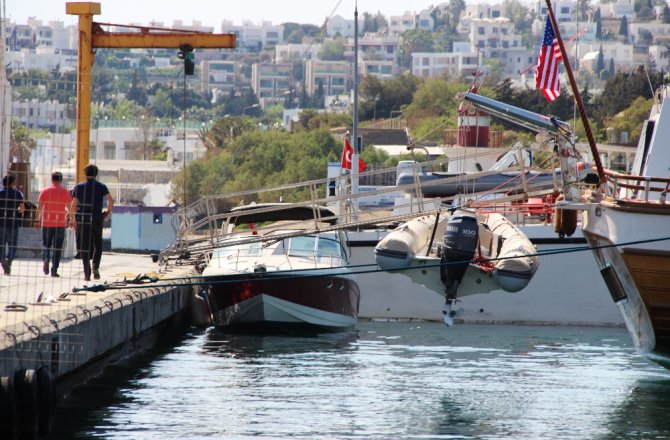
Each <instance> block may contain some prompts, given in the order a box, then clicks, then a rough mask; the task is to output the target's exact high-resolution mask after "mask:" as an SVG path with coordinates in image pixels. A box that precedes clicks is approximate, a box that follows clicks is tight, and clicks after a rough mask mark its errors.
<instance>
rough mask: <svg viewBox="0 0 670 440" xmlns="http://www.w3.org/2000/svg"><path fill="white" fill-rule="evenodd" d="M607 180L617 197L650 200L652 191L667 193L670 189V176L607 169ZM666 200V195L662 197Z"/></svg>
mask: <svg viewBox="0 0 670 440" xmlns="http://www.w3.org/2000/svg"><path fill="white" fill-rule="evenodd" d="M605 176H607V182H608V184H610V185H611V186H612V194H613V195H614V197H615V198H630V199H638V200H643V201H645V202H649V201H650V196H651V193H661V195H663V194H667V193H668V191H669V190H670V178H665V177H649V176H634V175H630V174H623V173H617V172H615V171H611V170H605ZM661 199H662V200H665V197H662V198H661Z"/></svg>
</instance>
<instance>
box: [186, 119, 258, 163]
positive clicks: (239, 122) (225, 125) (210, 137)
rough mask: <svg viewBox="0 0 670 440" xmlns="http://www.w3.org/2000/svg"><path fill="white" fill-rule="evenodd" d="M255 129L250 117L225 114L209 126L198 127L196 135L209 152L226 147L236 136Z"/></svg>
mask: <svg viewBox="0 0 670 440" xmlns="http://www.w3.org/2000/svg"><path fill="white" fill-rule="evenodd" d="M257 129H258V127H257V125H256V123H255V122H254V120H253V119H252V118H249V117H245V116H226V117H223V118H221V119H219V120H218V121H216V122H215V123H214V125H213V126H212V127H211V128H202V129H200V131H199V132H198V137H199V138H200V141H201V142H202V144H203V145H204V146H205V149H206V150H207V153H208V154H210V153H215V152H218V151H220V150H224V149H226V148H227V147H228V146H229V145H230V144H231V143H232V142H233V141H234V140H235V139H236V138H237V137H239V136H241V135H243V134H245V133H248V132H250V131H254V130H257Z"/></svg>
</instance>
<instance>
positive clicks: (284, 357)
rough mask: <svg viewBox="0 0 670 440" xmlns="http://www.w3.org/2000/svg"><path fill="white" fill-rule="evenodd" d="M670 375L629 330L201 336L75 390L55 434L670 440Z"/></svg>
mask: <svg viewBox="0 0 670 440" xmlns="http://www.w3.org/2000/svg"><path fill="white" fill-rule="evenodd" d="M669 415H670V371H668V370H665V369H663V368H661V367H659V366H658V365H656V364H654V363H651V362H649V361H647V360H646V359H644V358H642V357H640V356H639V355H638V354H636V353H635V351H634V348H633V347H632V344H631V341H630V337H629V335H628V333H627V331H626V330H625V329H624V328H602V327H550V326H513V325H469V324H463V325H456V326H454V327H452V328H446V327H445V326H444V325H442V324H441V323H434V322H420V321H410V322H360V323H359V324H358V326H357V329H356V330H355V331H352V332H349V333H342V334H328V335H321V336H316V337H271V336H242V335H229V334H225V333H220V332H218V331H216V330H214V329H207V330H199V329H198V330H195V329H192V330H190V331H189V332H188V333H186V334H183V335H179V336H177V337H176V338H173V339H171V340H169V341H163V343H162V344H160V345H159V346H158V347H157V348H156V349H154V350H152V351H151V352H148V353H146V354H144V355H142V356H140V357H137V358H134V359H133V360H132V361H128V362H127V363H124V364H120V365H117V366H114V367H111V368H108V369H107V370H105V372H104V374H103V375H102V376H100V377H98V378H97V379H95V380H93V381H92V382H90V383H89V384H88V385H86V386H83V387H80V388H78V389H76V390H75V392H74V394H73V395H72V396H71V398H69V399H68V400H66V401H64V402H63V403H62V405H61V408H59V414H57V419H56V420H57V421H58V424H57V426H56V428H55V431H56V432H55V433H54V436H53V438H63V439H70V438H78V439H87V438H100V439H133V440H141V439H219V438H220V439H251V438H265V439H285V438H291V439H389V438H396V439H494V438H514V439H567V438H571V439H572V438H574V439H613V438H616V439H620V438H633V439H651V438H654V439H659V438H670V417H669Z"/></svg>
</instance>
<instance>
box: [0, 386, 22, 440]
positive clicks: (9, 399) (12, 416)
mask: <svg viewBox="0 0 670 440" xmlns="http://www.w3.org/2000/svg"><path fill="white" fill-rule="evenodd" d="M16 405H17V402H16V393H15V392H14V386H13V385H12V381H11V379H10V378H9V377H7V376H3V377H1V378H0V438H6V439H8V440H14V439H16V437H17V435H18V419H17V417H18V412H17V408H16Z"/></svg>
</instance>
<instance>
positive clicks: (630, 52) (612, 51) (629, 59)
mask: <svg viewBox="0 0 670 440" xmlns="http://www.w3.org/2000/svg"><path fill="white" fill-rule="evenodd" d="M601 47H602V51H603V61H604V63H605V68H607V67H608V66H609V62H610V59H613V60H614V65H615V69H617V70H630V69H633V68H637V67H638V66H639V65H640V64H644V63H646V62H647V61H649V50H648V49H647V48H646V47H644V48H636V47H635V46H633V45H632V44H628V43H622V42H620V41H593V42H585V43H582V44H580V45H579V46H578V56H579V58H580V60H581V61H580V66H581V67H584V68H586V69H592V68H591V67H590V66H591V64H592V61H591V59H592V58H595V59H597V53H598V52H599V51H600V48H601ZM568 51H569V52H570V53H571V55H572V56H574V53H575V52H574V48H572V50H568ZM594 52H595V53H596V56H594V55H593V53H594ZM582 54H583V55H582ZM589 54H590V55H589ZM593 68H595V65H593Z"/></svg>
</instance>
